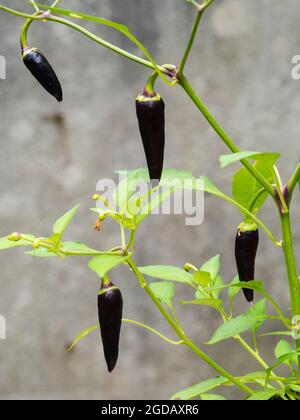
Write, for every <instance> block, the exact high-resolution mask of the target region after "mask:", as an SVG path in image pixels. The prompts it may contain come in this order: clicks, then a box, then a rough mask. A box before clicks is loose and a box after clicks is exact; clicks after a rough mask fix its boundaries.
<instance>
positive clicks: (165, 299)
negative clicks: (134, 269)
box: [150, 281, 175, 305]
mask: <svg viewBox="0 0 300 420" xmlns="http://www.w3.org/2000/svg"><path fill="white" fill-rule="evenodd" d="M150 288H151V290H152V292H153V293H154V294H155V296H156V297H157V298H158V299H159V300H160V301H161V302H162V303H166V304H167V305H171V304H172V300H173V297H174V295H175V285H174V283H170V282H167V281H160V282H155V283H151V284H150Z"/></svg>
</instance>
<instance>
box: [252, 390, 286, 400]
mask: <svg viewBox="0 0 300 420" xmlns="http://www.w3.org/2000/svg"><path fill="white" fill-rule="evenodd" d="M276 395H280V393H279V392H278V390H276V389H274V390H269V391H258V392H255V393H254V394H253V395H252V396H251V397H249V398H248V401H267V400H270V399H271V398H272V397H275V396H276Z"/></svg>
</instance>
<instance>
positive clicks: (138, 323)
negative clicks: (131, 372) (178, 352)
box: [122, 319, 184, 346]
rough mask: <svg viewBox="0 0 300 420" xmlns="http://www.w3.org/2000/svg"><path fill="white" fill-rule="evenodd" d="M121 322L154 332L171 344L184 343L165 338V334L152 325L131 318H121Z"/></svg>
mask: <svg viewBox="0 0 300 420" xmlns="http://www.w3.org/2000/svg"><path fill="white" fill-rule="evenodd" d="M122 322H126V323H127V324H133V325H138V326H139V327H142V328H144V329H145V330H148V331H151V332H152V333H153V334H156V335H157V336H158V337H160V338H162V339H163V340H165V341H166V342H167V343H169V344H172V345H173V346H179V345H181V344H184V343H183V341H182V340H180V341H174V340H171V339H170V338H167V337H166V336H164V335H163V334H161V333H160V332H159V331H157V330H155V329H154V328H152V327H149V325H146V324H143V323H142V322H138V321H133V320H131V319H122Z"/></svg>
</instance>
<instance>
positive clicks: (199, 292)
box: [195, 287, 211, 300]
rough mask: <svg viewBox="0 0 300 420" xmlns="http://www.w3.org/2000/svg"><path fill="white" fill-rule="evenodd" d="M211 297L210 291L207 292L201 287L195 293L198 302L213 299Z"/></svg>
mask: <svg viewBox="0 0 300 420" xmlns="http://www.w3.org/2000/svg"><path fill="white" fill-rule="evenodd" d="M210 296H211V295H210V294H209V291H205V290H204V289H202V288H201V287H198V289H197V290H196V292H195V299H196V300H203V299H204V300H207V299H211V297H210Z"/></svg>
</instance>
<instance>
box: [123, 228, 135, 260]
mask: <svg viewBox="0 0 300 420" xmlns="http://www.w3.org/2000/svg"><path fill="white" fill-rule="evenodd" d="M135 234H136V230H135V229H133V230H131V231H130V236H129V240H128V243H127V246H126V248H125V251H124V252H125V254H126V253H127V252H128V251H130V250H131V252H132V253H133V252H134V241H135Z"/></svg>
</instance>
